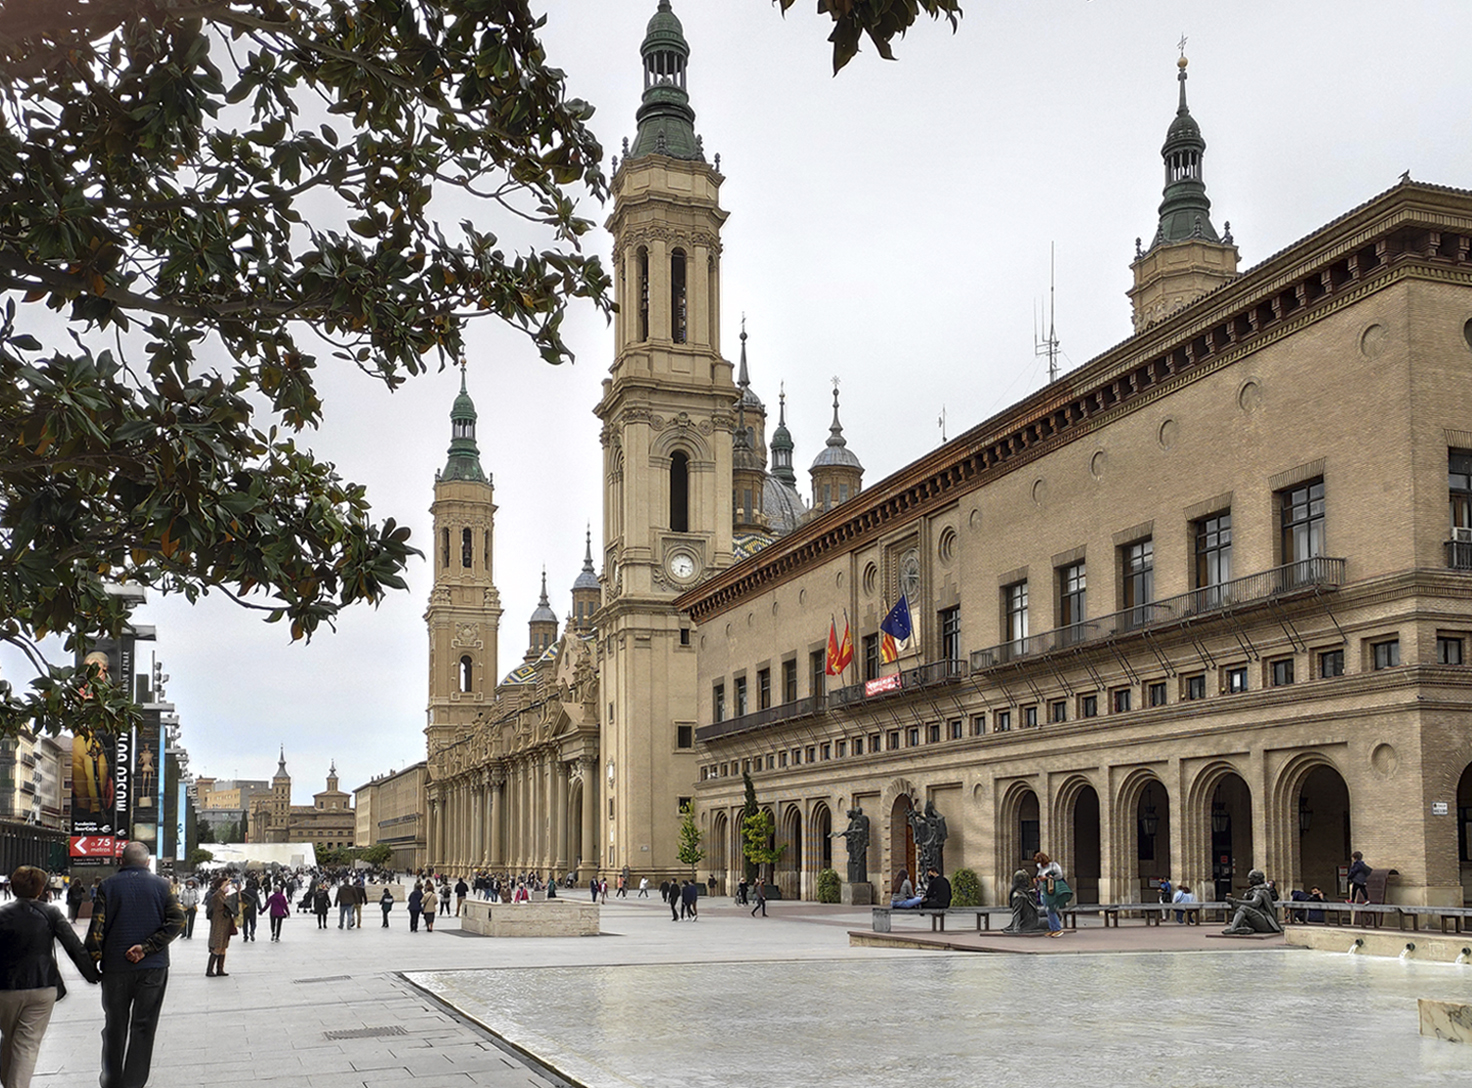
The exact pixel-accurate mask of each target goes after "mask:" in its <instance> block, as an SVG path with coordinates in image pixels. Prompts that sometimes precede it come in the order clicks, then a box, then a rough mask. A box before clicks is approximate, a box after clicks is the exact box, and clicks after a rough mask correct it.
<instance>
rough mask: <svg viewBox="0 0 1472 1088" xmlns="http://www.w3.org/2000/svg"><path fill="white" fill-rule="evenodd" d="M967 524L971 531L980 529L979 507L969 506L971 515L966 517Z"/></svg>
mask: <svg viewBox="0 0 1472 1088" xmlns="http://www.w3.org/2000/svg"><path fill="white" fill-rule="evenodd" d="M967 524H969V525H970V526H971V531H972V532H973V533H974V532H978V531H980V529H981V508H980V507H977V506H973V507H972V508H971V517H970V518H968V519H967Z"/></svg>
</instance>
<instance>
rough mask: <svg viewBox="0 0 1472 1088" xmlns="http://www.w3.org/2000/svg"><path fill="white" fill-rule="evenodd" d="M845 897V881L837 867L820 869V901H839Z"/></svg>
mask: <svg viewBox="0 0 1472 1088" xmlns="http://www.w3.org/2000/svg"><path fill="white" fill-rule="evenodd" d="M842 898H843V883H842V881H840V880H839V879H838V870H837V869H819V870H818V902H819V903H837V902H838V901H839V900H840V899H842Z"/></svg>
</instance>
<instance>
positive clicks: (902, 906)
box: [890, 895, 925, 910]
mask: <svg viewBox="0 0 1472 1088" xmlns="http://www.w3.org/2000/svg"><path fill="white" fill-rule="evenodd" d="M924 901H925V897H924V896H923V895H912V896H911V897H910V898H909V899H896V900H894V901H893V902H892V903H890V907H891V908H892V909H893V910H914V909H915V908H916V907H918V906H919V905H920V904H921V903H922V902H924Z"/></svg>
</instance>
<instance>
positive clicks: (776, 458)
mask: <svg viewBox="0 0 1472 1088" xmlns="http://www.w3.org/2000/svg"><path fill="white" fill-rule="evenodd" d="M792 450H793V445H792V432H791V431H789V430H788V429H787V386H786V384H785V383H784V384H783V385H782V386H781V387H780V388H779V391H778V393H777V429H776V430H775V431H773V432H772V475H773V476H775V477H777V479H779V480H781V481H782V482H783V483H784V484H787V485H788V486H789V487H796V486H797V473H796V472H794V471H793V468H792Z"/></svg>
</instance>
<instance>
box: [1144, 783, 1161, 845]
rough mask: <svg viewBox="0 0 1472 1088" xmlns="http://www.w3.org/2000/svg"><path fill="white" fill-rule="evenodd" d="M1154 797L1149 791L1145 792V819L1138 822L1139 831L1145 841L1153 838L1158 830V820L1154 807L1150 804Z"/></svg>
mask: <svg viewBox="0 0 1472 1088" xmlns="http://www.w3.org/2000/svg"><path fill="white" fill-rule="evenodd" d="M1154 799H1155V798H1154V795H1153V794H1152V792H1151V791H1150V790H1148V789H1147V790H1146V791H1145V817H1144V819H1142V820H1141V821H1140V830H1141V831H1143V832H1144V833H1145V837H1146V838H1147V839H1153V838H1155V833H1156V832H1157V831H1159V830H1160V818H1159V817H1157V816H1156V815H1155V806H1154V805H1153V804H1151V802H1152V801H1153V800H1154Z"/></svg>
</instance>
